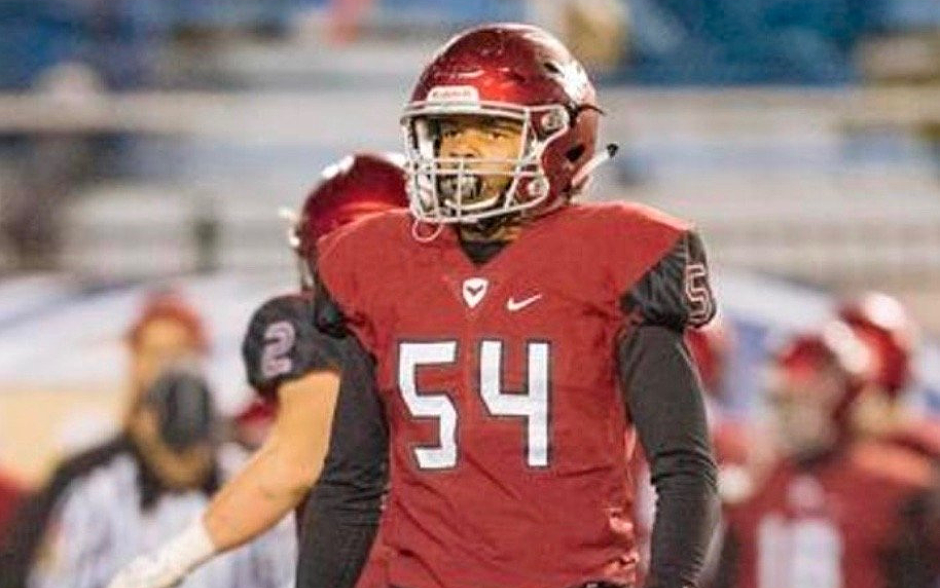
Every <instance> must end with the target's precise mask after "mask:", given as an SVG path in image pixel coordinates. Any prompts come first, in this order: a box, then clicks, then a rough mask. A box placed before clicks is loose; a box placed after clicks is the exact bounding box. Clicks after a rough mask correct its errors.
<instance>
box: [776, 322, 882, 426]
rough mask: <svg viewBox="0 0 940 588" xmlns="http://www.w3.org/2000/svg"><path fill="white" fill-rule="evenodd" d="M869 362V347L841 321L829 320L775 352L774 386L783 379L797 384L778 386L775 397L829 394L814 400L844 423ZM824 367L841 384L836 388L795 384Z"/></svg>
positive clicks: (862, 382) (864, 383)
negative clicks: (822, 326)
mask: <svg viewBox="0 0 940 588" xmlns="http://www.w3.org/2000/svg"><path fill="white" fill-rule="evenodd" d="M871 361H872V358H871V352H870V350H869V349H868V347H867V346H866V345H865V344H864V343H863V342H862V341H861V340H860V339H859V338H858V337H856V336H855V334H854V332H853V331H852V329H851V328H850V327H849V326H848V325H846V324H845V323H842V322H841V321H832V322H830V323H829V324H827V325H826V326H825V327H824V328H823V329H822V330H820V331H818V332H811V333H806V334H802V335H798V336H797V337H795V338H794V339H792V340H791V341H790V342H789V343H788V344H787V345H785V346H784V347H783V349H781V350H780V352H779V353H778V354H777V355H776V357H775V361H774V367H775V368H776V373H777V377H778V378H779V380H780V381H778V385H779V384H781V383H782V382H783V381H785V380H786V381H789V382H790V383H797V385H796V386H778V388H779V389H778V391H777V397H778V399H779V398H780V395H781V394H788V395H794V394H800V395H810V396H819V395H821V394H823V393H827V394H828V395H830V396H831V397H828V398H818V399H817V400H816V401H814V402H817V401H818V402H819V404H820V405H821V406H825V407H826V410H827V411H828V413H829V414H828V416H829V418H831V419H832V420H833V421H835V422H837V423H840V425H841V424H844V423H845V421H846V417H847V416H848V413H849V408H850V407H851V406H852V403H853V402H854V401H855V399H856V398H857V397H858V395H859V393H861V391H862V390H863V389H864V387H865V385H866V384H867V383H868V374H869V372H870V369H871ZM826 370H832V372H833V373H835V374H838V379H839V381H840V382H841V383H840V384H839V386H838V390H837V391H835V392H832V391H827V390H824V389H822V387H815V386H812V385H811V386H809V387H807V386H804V385H799V383H800V382H806V381H814V380H812V378H813V377H814V376H815V375H816V374H820V373H822V372H824V371H826ZM781 390H782V391H783V392H781Z"/></svg>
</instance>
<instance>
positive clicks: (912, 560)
mask: <svg viewBox="0 0 940 588" xmlns="http://www.w3.org/2000/svg"><path fill="white" fill-rule="evenodd" d="M872 359H873V358H872V355H871V354H870V353H869V350H868V348H867V346H866V345H865V343H864V342H863V341H861V340H860V339H859V338H858V337H856V336H855V334H854V333H853V332H852V330H851V329H850V328H849V327H848V326H847V325H845V324H843V323H831V324H829V325H828V326H827V327H826V328H825V329H824V330H823V331H822V332H820V333H814V334H809V335H803V336H800V337H797V338H796V339H795V340H794V341H792V342H791V343H790V344H789V345H788V346H786V347H785V349H784V350H783V352H782V353H781V354H780V355H779V356H778V357H777V358H776V361H775V365H774V383H773V386H772V389H771V391H770V393H771V398H772V402H773V407H774V411H773V412H774V416H775V417H776V420H777V427H778V431H779V436H778V438H779V448H780V451H781V457H780V459H779V461H778V462H777V463H776V464H775V465H774V467H773V469H772V471H771V473H770V474H769V476H768V477H767V479H766V482H764V483H763V484H762V486H761V488H760V489H759V491H758V492H755V493H754V495H753V496H752V498H750V499H749V500H747V501H746V502H744V503H742V504H739V505H736V506H733V507H732V508H730V509H729V511H728V515H727V520H728V527H729V528H728V531H727V534H726V538H725V544H724V548H723V552H722V557H721V564H720V566H719V570H718V573H717V577H716V581H715V585H716V586H723V587H724V586H728V587H730V586H735V587H740V588H756V587H758V586H759V587H761V588H792V587H794V586H801V587H802V586H812V587H813V588H840V587H847V586H851V587H853V588H886V587H889V586H895V587H904V588H908V587H910V588H913V587H924V588H926V587H927V586H932V585H933V584H932V578H933V571H932V569H931V568H932V567H934V565H933V562H935V560H936V558H935V553H936V551H935V550H936V544H935V543H932V542H931V541H929V540H926V538H927V537H928V536H929V535H930V533H929V532H928V531H927V530H926V529H924V528H921V527H920V525H923V524H924V523H925V522H926V521H929V520H931V519H933V520H936V519H935V517H934V516H933V515H925V516H920V517H916V518H915V517H911V516H909V513H910V511H911V508H912V507H913V505H915V504H919V505H920V508H921V509H922V510H923V509H927V510H929V509H934V510H935V509H936V503H935V501H932V500H929V499H927V498H925V497H928V496H930V495H931V493H933V492H935V490H934V489H935V479H934V470H933V469H932V468H931V466H930V463H929V461H928V460H926V459H924V458H922V457H921V456H919V455H917V454H915V453H913V452H910V451H906V450H903V449H900V448H897V447H894V446H890V445H887V444H883V443H872V442H870V441H868V440H866V439H864V438H860V437H859V436H858V435H857V433H856V432H855V430H854V429H853V427H852V426H851V423H850V420H851V416H850V415H851V413H852V405H853V402H854V401H856V400H857V399H858V398H859V396H860V395H861V394H863V393H864V391H865V387H866V385H867V383H868V375H869V374H870V373H871V372H870V370H871V367H872ZM912 538H921V539H924V540H912Z"/></svg>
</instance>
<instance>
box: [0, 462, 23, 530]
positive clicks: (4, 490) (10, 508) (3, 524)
mask: <svg viewBox="0 0 940 588" xmlns="http://www.w3.org/2000/svg"><path fill="white" fill-rule="evenodd" d="M23 493H24V490H23V488H22V487H21V486H20V484H19V483H18V482H17V481H16V480H14V479H13V478H11V477H10V476H8V475H6V474H4V473H3V472H0V542H2V541H3V538H4V537H6V533H7V526H8V525H9V524H10V520H11V519H12V518H13V515H14V513H15V512H16V509H17V507H19V505H20V502H21V500H22V498H23Z"/></svg>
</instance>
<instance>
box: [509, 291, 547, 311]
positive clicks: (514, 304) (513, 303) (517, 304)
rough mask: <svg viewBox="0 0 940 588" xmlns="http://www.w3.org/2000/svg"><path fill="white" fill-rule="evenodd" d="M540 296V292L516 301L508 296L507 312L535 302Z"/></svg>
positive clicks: (518, 309)
mask: <svg viewBox="0 0 940 588" xmlns="http://www.w3.org/2000/svg"><path fill="white" fill-rule="evenodd" d="M541 298H542V295H541V294H536V295H535V296H530V297H529V298H526V299H525V300H519V301H518V302H517V301H516V300H515V299H514V298H510V299H509V300H507V301H506V310H508V311H509V312H519V311H520V310H522V309H523V308H525V307H526V306H529V305H531V304H535V303H536V302H538V301H539V300H541Z"/></svg>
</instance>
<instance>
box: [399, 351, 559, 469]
mask: <svg viewBox="0 0 940 588" xmlns="http://www.w3.org/2000/svg"><path fill="white" fill-rule="evenodd" d="M550 353H551V345H550V344H549V343H547V342H545V341H529V342H528V343H526V374H527V380H526V389H525V391H524V392H523V393H515V392H513V393H505V392H503V384H502V380H503V377H502V375H503V374H502V372H503V367H502V358H503V342H502V341H499V340H492V339H487V340H484V341H482V342H481V343H480V353H479V359H480V365H479V382H480V386H479V390H478V391H477V392H478V393H479V396H480V399H481V400H482V401H483V404H484V406H485V407H486V410H487V412H488V413H489V414H490V415H492V416H499V417H519V418H522V419H525V422H526V436H525V445H526V447H525V448H524V455H525V463H526V464H527V465H528V466H530V467H535V468H544V467H547V466H548V463H549V434H548V423H549V402H548V400H549V398H548V397H549V369H550ZM456 361H457V342H456V341H437V342H427V343H412V342H405V343H401V344H400V346H399V354H398V386H399V388H400V389H401V394H402V398H403V399H404V401H405V405H406V406H407V407H408V411H409V412H410V413H411V415H412V416H413V417H415V418H425V419H427V418H433V419H436V420H437V421H438V422H439V425H440V427H439V430H440V442H439V443H438V444H437V445H436V446H419V447H415V448H414V449H413V451H414V456H415V460H416V461H417V463H418V467H420V468H421V469H426V470H444V469H450V468H453V467H455V466H456V465H457V457H458V453H459V452H458V447H457V421H458V418H459V416H458V413H457V407H456V406H455V405H454V402H453V400H451V398H450V396H448V395H447V394H446V393H444V391H434V392H430V391H429V392H427V393H421V392H420V391H419V390H418V385H417V372H418V369H419V368H423V367H430V366H436V367H438V368H440V367H442V366H447V365H451V364H454V363H456Z"/></svg>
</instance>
